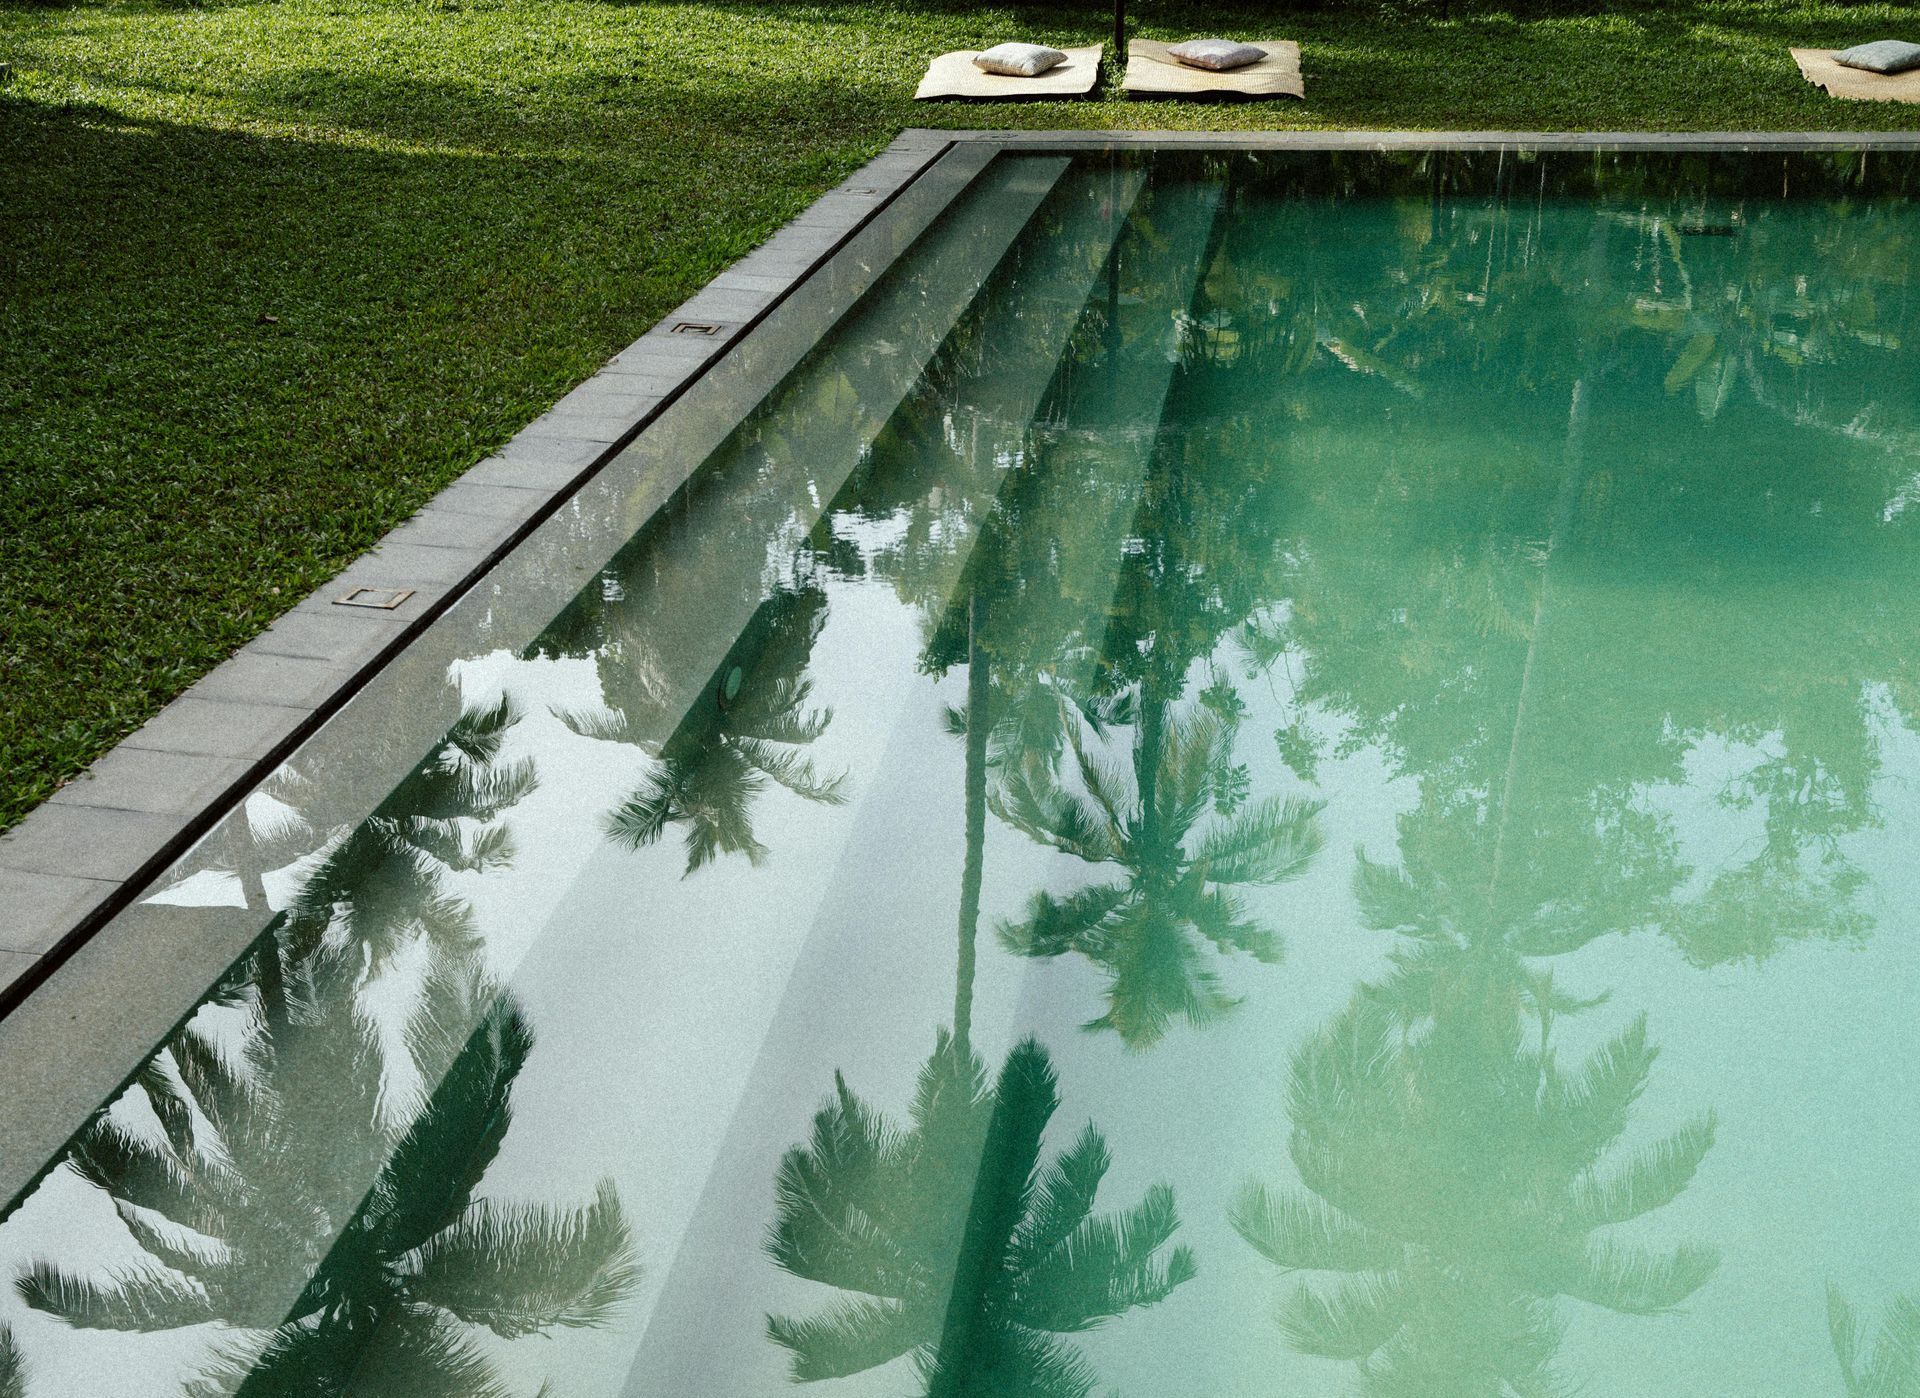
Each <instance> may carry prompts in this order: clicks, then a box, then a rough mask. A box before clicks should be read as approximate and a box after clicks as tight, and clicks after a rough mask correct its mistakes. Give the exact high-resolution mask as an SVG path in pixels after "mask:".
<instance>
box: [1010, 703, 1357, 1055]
mask: <svg viewBox="0 0 1920 1398" xmlns="http://www.w3.org/2000/svg"><path fill="white" fill-rule="evenodd" d="M1146 702H1147V705H1148V713H1147V715H1146V718H1145V720H1144V721H1143V722H1142V723H1141V724H1140V725H1139V734H1138V737H1137V741H1136V742H1135V743H1134V746H1133V760H1132V765H1131V769H1127V768H1121V767H1117V766H1115V765H1113V764H1111V763H1108V762H1106V761H1105V760H1104V759H1103V758H1102V757H1101V755H1100V754H1099V753H1098V752H1097V751H1095V750H1093V749H1092V748H1091V747H1090V745H1089V743H1088V739H1087V735H1085V734H1084V733H1083V732H1082V729H1081V728H1080V727H1079V726H1078V725H1076V726H1074V727H1073V728H1071V729H1070V730H1069V732H1070V748H1071V752H1072V757H1073V761H1074V766H1075V769H1076V772H1077V775H1078V778H1079V781H1078V787H1079V789H1078V790H1075V789H1073V788H1071V787H1069V786H1068V785H1067V784H1066V783H1064V782H1062V781H1061V780H1060V779H1059V777H1058V775H1057V774H1056V771H1055V768H1054V764H1052V763H1049V762H1046V761H1044V760H1029V761H1026V762H1024V763H1022V764H1020V765H1019V766H1017V767H1013V768H1012V769H1011V770H1009V771H1008V772H1007V773H1006V774H1005V776H1004V778H1003V780H1002V782H1001V783H1000V784H999V786H998V787H997V788H996V789H995V791H994V793H993V797H992V801H993V809H994V812H995V814H997V815H998V816H999V817H1000V818H1001V819H1002V820H1004V821H1006V822H1007V823H1008V824H1009V825H1011V826H1013V827H1014V828H1015V829H1017V830H1019V831H1021V832H1023V833H1024V834H1026V835H1027V836H1028V837H1029V838H1030V839H1033V840H1035V841H1038V842H1039V843H1041V844H1046V845H1051V846H1052V847H1053V848H1055V849H1058V850H1060V851H1062V852H1063V853H1066V854H1071V855H1073V856H1074V857H1076V858H1078V859H1082V860H1085V861H1086V862H1087V863H1089V864H1094V865H1111V866H1113V867H1115V868H1116V869H1118V870H1119V871H1120V873H1121V877H1120V878H1119V879H1118V880H1116V881H1114V882H1111V883H1104V884H1093V885H1090V886H1088V887H1086V888H1082V889H1078V890H1076V891H1075V892H1073V893H1071V894H1068V895H1066V896H1065V897H1055V896H1054V895H1053V894H1051V893H1048V892H1046V891H1045V890H1041V891H1038V892H1036V893H1034V894H1033V896H1032V897H1031V899H1030V900H1029V902H1028V906H1027V912H1026V916H1025V917H1024V918H1023V919H1022V920H1020V921H1018V922H1014V921H1007V922H1003V923H1002V924H1001V926H1000V929H999V935H1000V940H1001V943H1002V944H1003V945H1004V946H1006V947H1007V948H1008V949H1009V950H1011V951H1014V952H1017V953H1019V954H1020V955H1023V956H1046V957H1050V956H1060V955H1062V954H1064V953H1066V952H1069V951H1072V952H1078V953H1080V954H1081V955H1083V956H1085V957H1086V958H1087V959H1088V960H1089V961H1091V962H1093V963H1094V964H1095V965H1097V966H1099V967H1100V968H1101V969H1102V970H1104V971H1105V972H1106V974H1107V978H1108V990H1107V1010H1106V1013H1105V1014H1103V1015H1101V1016H1100V1017H1099V1018H1097V1019H1095V1020H1093V1021H1092V1022H1091V1023H1090V1024H1089V1025H1088V1027H1089V1028H1094V1029H1112V1030H1114V1031H1116V1032H1117V1033H1118V1034H1119V1035H1120V1037H1121V1039H1122V1040H1123V1041H1124V1042H1125V1043H1126V1044H1127V1045H1128V1046H1129V1047H1133V1048H1145V1047H1148V1046H1149V1045H1152V1044H1154V1043H1157V1042H1158V1041H1159V1040H1160V1038H1161V1036H1162V1035H1164V1034H1165V1033H1166V1031H1167V1028H1168V1026H1169V1025H1170V1024H1171V1023H1172V1022H1173V1021H1174V1020H1175V1019H1185V1020H1186V1021H1187V1022H1188V1023H1190V1024H1196V1025H1198V1024H1204V1023H1206V1022H1207V1021H1209V1020H1211V1019H1213V1018H1214V1017H1215V1016H1217V1015H1219V1014H1220V1013H1221V1012H1222V1011H1224V1010H1226V1009H1229V1008H1231V1007H1232V1006H1233V1005H1234V1004H1236V1003H1238V1002H1237V1001H1236V1000H1235V999H1234V998H1233V997H1231V996H1229V995H1228V994H1227V993H1226V991H1225V990H1224V989H1223V987H1222V985H1221V982H1220V978H1219V975H1218V974H1217V973H1216V972H1215V971H1214V969H1213V967H1212V966H1211V965H1210V964H1209V963H1208V958H1207V953H1206V950H1205V947H1206V946H1207V945H1208V944H1210V945H1211V946H1212V948H1213V949H1214V950H1216V951H1219V952H1223V953H1224V952H1234V951H1238V952H1245V953H1247V954H1248V955H1251V956H1253V957H1254V958H1255V959H1257V960H1260V961H1265V962H1275V961H1278V960H1279V959H1280V955H1281V949H1280V942H1279V939H1278V937H1276V936H1275V935H1274V933H1273V932H1272V931H1270V930H1269V929H1267V928H1266V927H1263V926H1261V925H1260V924H1259V923H1257V922H1254V921H1253V920H1251V919H1250V918H1249V917H1248V916H1247V912H1246V909H1245V907H1244V905H1243V904H1242V902H1241V900H1240V898H1239V896H1238V895H1237V893H1236V892H1235V890H1236V889H1238V888H1241V887H1245V886H1248V885H1257V884H1273V883H1279V882H1282V881H1283V880H1286V879H1290V878H1293V877H1295V876H1297V875H1298V874H1299V873H1301V872H1302V871H1303V870H1304V869H1305V868H1306V866H1307V864H1308V862H1309V861H1311V860H1312V858H1313V856H1314V855H1315V854H1316V853H1317V852H1318V851H1319V849H1320V844H1321V839H1320V834H1319V829H1318V826H1317V824H1316V817H1317V816H1318V814H1319V811H1320V808H1321V804H1322V803H1321V802H1318V801H1309V800H1307V799H1305V798H1302V797H1298V796H1294V797H1288V798H1286V799H1281V798H1279V797H1268V798H1265V799H1263V800H1257V801H1254V802H1252V803H1251V804H1248V805H1245V806H1240V805H1239V804H1238V803H1237V801H1236V799H1235V797H1236V793H1235V791H1234V789H1233V785H1232V783H1233V778H1234V775H1235V773H1236V769H1235V767H1234V764H1233V734H1234V728H1233V725H1232V724H1230V723H1228V722H1227V721H1225V720H1224V719H1222V718H1221V717H1220V716H1219V715H1218V714H1216V713H1214V712H1212V711H1211V710H1209V709H1206V708H1204V707H1199V708H1194V709H1192V710H1190V711H1188V712H1186V713H1184V714H1175V715H1171V716H1166V717H1161V716H1162V715H1163V714H1164V706H1163V705H1161V704H1160V703H1159V702H1158V701H1156V700H1154V699H1152V698H1149V699H1148V700H1147V701H1146ZM1156 717H1161V721H1160V723H1158V724H1156V723H1155V722H1154V721H1153V720H1154V719H1155V718H1156ZM1203 822H1204V824H1203Z"/></svg>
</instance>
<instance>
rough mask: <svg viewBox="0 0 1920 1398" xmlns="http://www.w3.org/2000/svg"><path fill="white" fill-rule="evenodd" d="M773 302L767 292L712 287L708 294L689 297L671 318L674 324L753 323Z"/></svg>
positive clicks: (669, 317) (707, 290) (709, 288)
mask: <svg viewBox="0 0 1920 1398" xmlns="http://www.w3.org/2000/svg"><path fill="white" fill-rule="evenodd" d="M772 299H773V298H772V297H770V296H768V295H767V293H766V292H764V291H750V290H748V289H746V288H745V287H732V288H729V287H711V286H710V287H708V288H707V289H706V290H705V291H702V292H699V293H697V294H696V295H693V296H690V297H688V298H687V299H686V300H685V301H683V302H681V303H680V306H679V309H677V310H676V311H674V313H673V314H672V315H670V316H668V317H667V321H668V322H669V323H670V324H677V323H680V322H684V321H694V322H700V321H716V320H717V321H720V322H722V323H729V322H734V321H743V320H752V319H753V318H754V317H755V316H757V315H759V314H760V313H761V312H762V311H764V310H766V308H767V303H768V302H769V301H771V300H772Z"/></svg>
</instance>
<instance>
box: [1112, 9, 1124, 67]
mask: <svg viewBox="0 0 1920 1398" xmlns="http://www.w3.org/2000/svg"><path fill="white" fill-rule="evenodd" d="M1113 61H1114V62H1115V63H1118V64H1120V65H1121V66H1122V67H1124V66H1125V65H1126V62H1127V0H1113Z"/></svg>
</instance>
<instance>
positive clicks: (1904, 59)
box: [1833, 39, 1920, 73]
mask: <svg viewBox="0 0 1920 1398" xmlns="http://www.w3.org/2000/svg"><path fill="white" fill-rule="evenodd" d="M1833 61H1834V62H1835V63H1839V64H1842V65H1844V66H1845V67H1848V68H1864V69H1866V70H1867V72H1869V73H1904V72H1906V71H1907V70H1908V69H1909V68H1920V44H1909V43H1906V42H1905V41H1903V40H1900V39H1876V40H1875V41H1874V42H1873V43H1871V44H1855V45H1854V46H1853V47H1852V48H1850V49H1841V50H1840V51H1839V52H1838V53H1836V54H1834V56H1833Z"/></svg>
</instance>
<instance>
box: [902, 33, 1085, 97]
mask: <svg viewBox="0 0 1920 1398" xmlns="http://www.w3.org/2000/svg"><path fill="white" fill-rule="evenodd" d="M1102 47H1104V46H1103V45H1100V44H1090V45H1088V46H1087V47H1086V48H1080V49H1062V50H1060V51H1061V52H1062V53H1064V54H1065V55H1066V56H1067V61H1066V62H1065V63H1062V64H1060V65H1058V66H1057V67H1053V68H1049V69H1048V70H1047V71H1046V72H1044V73H1039V74H1036V75H1035V76H1033V77H1031V78H1010V77H1007V76H1005V75H1004V74H1001V73H983V72H981V71H980V70H979V69H978V68H976V67H974V66H973V60H974V59H975V57H977V56H978V55H979V53H980V50H979V49H959V50H957V51H955V52H953V53H943V54H941V55H940V56H939V57H938V58H936V59H934V60H933V62H932V64H930V65H929V66H928V68H927V75H926V76H925V77H923V78H922V79H920V86H919V88H918V89H916V90H915V92H914V94H913V95H914V97H915V99H916V100H918V101H921V102H933V101H940V100H944V99H948V98H956V97H966V98H985V99H987V100H989V101H1007V100H1010V99H1011V100H1018V99H1020V98H1023V97H1054V98H1059V97H1084V96H1086V95H1087V94H1088V93H1089V92H1092V91H1093V85H1094V83H1095V82H1097V81H1098V80H1099V77H1100V51H1101V49H1102Z"/></svg>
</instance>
